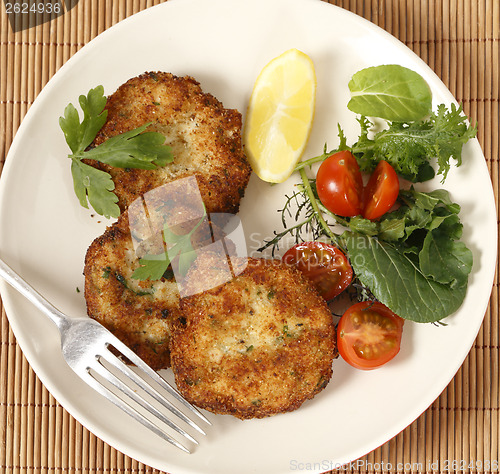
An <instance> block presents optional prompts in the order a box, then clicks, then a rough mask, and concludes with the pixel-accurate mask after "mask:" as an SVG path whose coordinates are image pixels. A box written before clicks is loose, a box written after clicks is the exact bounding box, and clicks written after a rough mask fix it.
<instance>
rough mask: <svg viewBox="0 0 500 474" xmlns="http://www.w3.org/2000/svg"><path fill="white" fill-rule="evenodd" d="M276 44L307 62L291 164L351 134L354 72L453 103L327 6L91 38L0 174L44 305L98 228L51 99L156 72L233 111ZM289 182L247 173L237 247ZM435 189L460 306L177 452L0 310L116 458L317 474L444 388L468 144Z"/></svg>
mask: <svg viewBox="0 0 500 474" xmlns="http://www.w3.org/2000/svg"><path fill="white" fill-rule="evenodd" d="M289 48H297V49H300V50H301V51H303V52H305V53H307V54H308V55H309V56H310V57H311V58H312V60H313V61H314V63H315V67H316V73H317V82H318V88H317V94H318V97H317V110H316V118H315V123H314V126H313V130H312V133H311V137H310V142H309V145H308V147H307V150H306V152H305V157H311V156H315V155H318V154H320V153H321V152H322V150H323V145H324V144H325V142H327V143H328V146H329V148H334V147H335V146H336V144H337V143H338V137H337V123H340V124H342V126H343V128H344V129H345V131H346V134H347V136H348V142H349V143H353V142H354V141H355V140H356V138H357V133H358V127H357V124H356V119H355V116H354V114H352V113H351V112H349V111H348V110H347V107H346V104H347V101H348V88H347V83H348V81H349V79H350V77H351V76H352V74H353V73H355V72H356V71H358V70H359V69H362V68H363V67H367V66H372V65H378V64H385V63H393V64H401V65H403V66H407V67H409V68H411V69H413V70H415V71H417V72H418V73H420V74H421V75H422V76H423V77H424V78H425V79H426V80H427V82H428V83H429V85H430V86H431V88H432V91H433V96H434V106H436V105H437V104H439V103H446V104H450V103H451V102H453V101H454V99H453V97H452V96H451V94H450V92H449V91H448V90H447V89H446V87H445V86H444V85H443V84H442V82H441V81H440V80H439V79H438V77H437V76H436V75H435V74H434V73H433V72H432V71H431V70H430V69H429V68H428V67H427V66H426V65H425V63H424V62H423V61H421V60H420V59H419V58H418V57H417V56H416V55H415V54H413V53H412V52H411V51H410V50H409V49H408V48H406V47H405V46H404V45H403V44H401V43H400V42H399V41H397V40H396V39H394V38H393V37H392V36H390V35H389V34H387V33H386V32H384V31H383V30H381V29H379V28H377V27H376V26H374V25H373V24H371V23H369V22H368V21H365V20H363V19H361V18H359V17H357V16H356V15H354V14H351V13H349V12H347V11H345V10H342V9H340V8H338V7H334V6H332V5H329V4H327V3H323V2H320V1H318V0H274V1H269V0H253V1H252V2H248V1H243V0H242V1H234V0H211V1H206V0H171V1H169V2H167V3H164V4H161V5H159V6H156V7H153V8H150V9H148V10H145V11H144V12H142V13H139V14H137V15H134V16H132V17H130V18H128V19H126V20H125V21H123V22H121V23H119V24H117V25H116V26H114V27H112V28H110V29H109V30H107V31H106V32H104V33H103V34H102V35H100V36H99V37H97V38H96V39H94V40H93V41H91V42H90V43H89V44H88V45H87V46H85V47H84V48H83V49H82V50H81V51H80V52H78V53H77V54H75V55H74V57H72V58H71V59H70V60H69V61H68V62H67V63H66V64H65V65H64V66H63V67H62V68H61V69H60V70H59V71H58V72H57V74H56V75H55V76H54V77H53V78H52V80H51V81H50V82H49V84H48V85H47V86H46V87H45V88H44V90H43V91H42V92H41V93H40V95H39V97H38V98H37V99H36V101H35V103H34V104H33V106H32V107H31V108H30V110H29V112H28V114H27V116H26V118H25V119H24V121H23V123H22V124H21V126H20V128H19V131H18V133H17V135H16V137H15V140H14V143H13V144H12V147H11V149H10V153H9V156H8V159H7V161H6V165H5V168H4V170H3V174H2V177H1V189H0V244H1V247H0V249H1V256H2V258H3V259H5V260H6V261H7V263H9V264H10V265H11V266H12V267H13V268H14V269H15V270H17V271H18V272H19V273H20V274H21V275H22V276H23V277H25V278H26V279H27V280H28V281H29V282H30V283H31V284H32V285H33V286H35V288H37V289H38V290H39V291H40V292H41V293H42V294H43V295H45V296H46V297H47V299H49V300H50V301H52V302H53V303H54V304H55V305H56V306H57V307H58V308H59V309H61V310H62V311H64V312H66V313H68V314H70V315H82V314H85V312H86V310H85V302H84V298H83V293H82V291H81V290H82V289H83V276H82V270H83V262H84V256H85V252H86V249H87V247H88V246H89V244H90V243H91V242H92V240H93V239H94V238H95V237H97V236H98V235H100V234H101V233H102V232H103V231H104V229H105V227H106V225H109V222H107V221H106V220H105V219H101V218H99V217H98V216H94V215H93V213H92V211H89V210H86V209H83V208H81V207H80V206H79V204H78V200H77V198H76V197H75V194H74V192H73V188H72V179H71V174H70V162H69V160H68V159H67V158H66V155H67V154H68V151H69V150H68V148H67V145H66V143H65V141H64V137H63V134H62V132H61V130H60V129H59V125H58V118H59V116H60V115H62V114H63V111H64V108H65V106H66V105H67V104H68V103H69V102H72V103H74V104H76V103H77V101H78V96H79V95H80V94H82V93H85V94H86V93H87V91H88V90H89V89H90V88H92V87H95V86H96V85H98V84H102V85H103V86H104V89H105V92H106V94H111V93H112V92H114V90H115V89H116V88H117V87H118V86H119V85H120V84H122V83H123V82H125V81H126V80H127V79H129V78H131V77H133V76H136V75H138V74H140V73H142V72H144V71H151V70H160V71H167V72H171V73H174V74H176V75H186V74H187V75H191V76H193V77H195V78H196V79H197V80H198V81H199V82H200V83H201V85H202V88H203V89H204V91H206V92H210V93H212V94H213V95H215V96H216V97H217V98H218V99H220V100H221V101H222V102H223V103H224V105H225V106H226V107H230V108H237V109H239V110H240V111H241V112H244V111H245V108H246V104H247V101H248V99H249V95H250V93H251V90H252V87H253V83H254V81H255V78H256V77H257V75H258V73H259V72H260V70H261V69H262V67H263V66H264V65H265V64H267V63H268V62H269V61H270V60H271V59H272V58H274V57H276V56H278V55H279V54H281V53H282V52H283V51H285V50H287V49H289ZM292 186H293V180H290V181H289V182H286V183H284V184H281V185H277V186H272V187H271V186H269V185H268V184H266V183H263V182H260V181H259V180H258V178H257V177H256V176H253V177H252V179H251V182H250V185H249V187H248V189H247V192H246V195H245V198H244V199H243V202H242V206H241V212H240V217H241V219H242V222H243V225H244V228H245V231H246V233H247V239H248V243H249V247H250V249H252V248H256V247H258V244H260V242H261V241H262V240H264V239H266V238H269V237H270V236H271V235H272V231H273V230H276V229H280V225H281V224H280V220H279V214H278V213H277V212H276V211H277V209H279V208H280V206H282V204H283V202H284V195H285V193H287V192H289V191H290V190H291V188H292ZM439 186H440V183H439V182H438V181H434V182H430V183H427V184H426V188H432V187H439ZM445 187H446V188H447V189H448V190H449V191H450V192H451V194H452V197H453V199H454V200H455V201H456V202H458V203H459V204H460V205H461V206H462V212H461V217H462V222H463V223H464V240H465V242H466V244H467V245H468V246H469V248H471V249H472V251H473V254H474V267H473V271H472V275H471V277H470V286H469V290H468V294H467V297H466V299H465V301H464V303H463V305H462V307H461V308H460V309H459V311H458V312H457V313H456V314H454V315H452V316H450V317H449V318H447V320H446V322H447V326H446V327H438V326H434V325H430V324H426V325H419V324H415V323H408V324H406V325H405V330H404V337H403V343H402V350H401V352H400V354H399V356H398V357H397V358H396V359H394V360H393V361H392V362H391V363H389V364H387V365H386V366H384V367H383V368H381V369H379V370H376V371H371V372H363V371H357V370H355V369H352V368H350V367H349V366H347V364H345V363H344V362H343V361H342V360H340V359H338V360H336V361H335V362H334V375H333V378H332V380H331V382H330V384H329V385H328V387H327V388H326V389H325V390H324V391H323V392H321V393H320V394H319V395H318V396H316V397H315V398H314V399H313V400H311V401H309V402H306V403H305V404H304V405H303V406H302V407H301V408H300V409H299V410H297V411H295V412H293V413H289V414H284V415H278V416H274V417H271V418H268V419H263V420H248V421H240V420H238V419H235V418H233V417H230V416H220V415H219V416H216V415H212V414H208V417H209V418H210V419H211V420H212V422H213V426H212V427H211V428H209V429H208V434H207V436H206V437H202V439H201V443H200V445H199V446H198V447H196V448H195V449H194V452H193V454H191V455H188V454H184V453H182V452H180V451H178V450H177V449H175V448H173V447H171V446H170V445H166V444H165V443H164V442H163V441H161V440H160V439H159V438H157V437H156V436H155V435H152V434H150V433H148V432H147V431H146V430H145V429H143V428H142V427H141V426H138V425H137V424H136V423H135V422H134V421H132V420H131V419H129V418H128V417H127V416H126V415H123V414H122V413H121V412H120V411H119V410H118V409H116V408H115V407H114V406H112V405H110V404H109V403H108V402H106V401H104V400H102V399H101V398H100V396H99V395H97V394H95V393H93V391H92V390H91V389H89V388H88V387H87V386H86V385H85V384H84V383H83V382H81V381H80V379H79V378H78V377H77V376H76V375H74V374H73V373H72V371H71V370H70V369H69V368H68V367H67V366H66V364H65V362H64V361H63V359H62V356H61V353H60V350H59V344H60V343H59V336H58V333H57V330H56V329H55V328H54V327H52V325H51V323H50V322H49V321H48V320H47V319H46V318H45V317H44V316H42V315H41V314H40V313H38V312H37V311H36V310H35V309H34V308H33V307H32V306H31V305H30V303H28V302H26V301H25V300H23V298H22V297H20V296H19V295H17V294H15V292H14V291H13V290H11V289H10V288H7V287H6V286H5V285H2V287H1V290H2V295H3V301H4V304H5V308H6V311H7V314H8V316H9V319H10V323H11V326H12V329H13V331H14V333H15V336H16V338H17V340H18V342H19V344H20V346H21V348H22V350H23V352H24V354H25V355H26V357H27V359H28V361H29V363H30V364H31V366H32V367H33V369H34V370H35V372H36V373H37V375H38V376H39V378H40V379H41V381H42V382H43V383H44V385H45V386H46V387H47V389H48V390H49V391H50V392H51V393H52V394H53V395H54V397H55V398H56V399H57V400H58V401H59V402H60V403H61V404H62V405H63V406H64V407H65V408H66V409H67V410H68V411H69V412H70V413H71V414H72V415H73V416H74V417H75V418H76V419H77V420H78V421H79V422H80V423H82V424H83V425H84V426H85V427H87V428H88V429H89V430H90V431H92V432H93V433H94V434H95V435H97V436H98V437H99V438H101V439H102V440H104V441H105V442H107V443H108V444H110V445H111V446H113V447H114V448H116V449H118V450H120V451H121V452H123V453H125V454H126V455H128V456H130V457H132V458H135V459H137V460H139V461H141V462H143V463H145V464H147V465H150V466H152V467H154V468H157V469H160V470H164V471H168V472H171V473H187V472H191V473H194V472H196V473H200V472H204V473H217V474H223V473H226V472H227V473H231V472H234V471H235V470H237V471H238V472H240V473H247V472H248V473H250V472H259V473H267V472H269V473H273V474H277V473H285V472H289V471H290V470H299V469H307V471H308V472H320V471H325V470H329V469H332V468H334V467H338V466H339V465H341V464H343V463H346V462H349V461H352V460H355V459H357V458H358V457H360V456H362V455H363V454H365V453H367V452H369V451H371V450H373V449H374V448H376V447H378V446H380V445H381V444H383V443H384V442H386V441H387V440H389V439H391V438H392V437H393V436H395V435H396V434H397V433H399V432H400V431H401V430H402V429H404V428H405V427H406V426H407V425H408V424H410V423H411V422H412V421H413V420H414V419H415V418H417V417H418V416H419V415H420V414H421V413H422V412H423V411H424V410H425V409H426V408H427V407H428V406H429V405H430V404H431V403H432V402H433V401H434V400H435V399H436V398H437V397H438V396H439V394H440V392H441V391H442V390H443V389H444V388H445V387H446V385H447V384H448V383H449V381H450V380H451V379H452V377H453V375H454V374H455V373H456V371H457V370H458V369H459V367H460V365H461V364H462V362H463V360H464V358H465V357H466V355H467V353H468V352H469V350H470V347H471V345H472V343H473V341H474V339H475V336H476V334H477V332H478V330H479V327H480V325H481V322H482V319H483V316H484V313H485V311H486V307H487V303H488V299H489V296H490V291H491V285H492V281H493V273H494V265H495V259H496V212H495V206H494V197H493V192H492V187H491V183H490V178H489V175H488V171H487V168H486V165H485V160H484V157H483V155H482V152H481V149H480V147H479V145H478V143H477V141H476V140H472V141H470V142H469V143H468V144H467V145H466V146H465V147H464V150H463V165H462V166H461V167H460V168H455V167H454V168H453V169H452V170H451V171H450V173H449V177H448V179H447V181H446V184H445ZM252 246H253V247H252ZM166 372H167V376H170V374H169V371H166ZM339 433H340V434H339Z"/></svg>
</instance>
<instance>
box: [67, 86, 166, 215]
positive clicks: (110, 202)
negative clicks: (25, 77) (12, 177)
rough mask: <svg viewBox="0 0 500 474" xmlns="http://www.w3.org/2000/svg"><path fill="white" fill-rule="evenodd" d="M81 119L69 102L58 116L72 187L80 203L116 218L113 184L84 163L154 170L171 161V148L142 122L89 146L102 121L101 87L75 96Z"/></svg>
mask: <svg viewBox="0 0 500 474" xmlns="http://www.w3.org/2000/svg"><path fill="white" fill-rule="evenodd" d="M79 105H80V108H81V109H82V112H83V119H82V120H81V121H80V116H79V113H78V111H77V109H76V108H75V106H74V105H73V104H71V103H70V104H68V105H67V106H66V108H65V110H64V116H62V117H60V118H59V126H60V127H61V129H62V131H63V133H64V137H65V139H66V143H67V144H68V146H69V148H70V150H71V154H69V155H68V157H69V158H70V159H71V174H72V177H73V187H74V190H75V194H76V196H77V197H78V200H79V201H80V204H81V205H82V206H83V207H85V208H87V209H88V207H89V203H90V205H91V206H92V207H93V208H94V210H95V211H96V212H97V213H98V214H100V215H103V216H105V217H108V218H109V217H118V216H119V215H120V209H119V207H118V205H117V204H116V203H117V202H118V198H117V196H116V195H115V194H114V193H113V190H114V188H115V185H114V183H113V180H112V178H111V175H110V174H109V173H106V172H105V171H102V170H99V169H96V168H94V167H93V166H90V165H88V164H86V163H84V162H83V161H82V160H85V159H89V160H96V161H99V162H101V163H105V164H108V165H111V166H115V167H119V168H140V169H155V168H156V167H161V166H165V165H166V164H167V163H170V162H171V161H172V160H173V155H172V150H171V148H170V147H169V146H168V145H165V144H164V143H165V137H164V136H163V135H162V134H161V133H158V132H146V129H147V128H148V127H149V125H151V124H150V123H146V124H144V125H142V126H141V127H138V128H136V129H134V130H130V131H128V132H125V133H122V134H120V135H116V136H114V137H112V138H109V139H108V140H106V141H105V142H104V143H102V144H101V145H98V146H96V147H93V148H90V149H89V146H90V145H91V144H92V142H93V141H94V139H95V138H96V136H97V134H98V133H99V131H100V130H101V128H102V127H103V126H104V124H105V123H106V119H107V115H108V112H107V110H105V106H106V97H105V96H104V88H103V86H97V87H95V88H94V89H91V90H90V91H89V92H88V94H87V95H86V96H85V95H81V96H80V97H79Z"/></svg>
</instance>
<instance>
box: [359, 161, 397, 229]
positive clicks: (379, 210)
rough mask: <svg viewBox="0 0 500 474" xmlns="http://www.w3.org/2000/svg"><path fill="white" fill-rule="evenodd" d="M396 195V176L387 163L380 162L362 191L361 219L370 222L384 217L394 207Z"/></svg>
mask: <svg viewBox="0 0 500 474" xmlns="http://www.w3.org/2000/svg"><path fill="white" fill-rule="evenodd" d="M398 194H399V180H398V175H397V174H396V172H395V171H394V168H393V167H392V166H391V165H390V164H389V163H387V161H384V160H382V161H380V162H379V163H378V165H377V167H376V168H375V169H374V170H373V173H372V175H371V176H370V180H369V181H368V183H367V184H366V187H365V189H364V194H363V217H365V218H366V219H370V220H371V219H377V218H378V217H380V216H382V215H384V214H385V213H386V212H387V211H388V210H389V209H390V208H391V207H392V206H394V203H395V202H396V199H397V198H398Z"/></svg>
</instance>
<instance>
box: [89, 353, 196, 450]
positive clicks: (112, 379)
mask: <svg viewBox="0 0 500 474" xmlns="http://www.w3.org/2000/svg"><path fill="white" fill-rule="evenodd" d="M90 369H91V370H92V371H95V372H96V373H98V374H99V375H100V376H101V377H102V378H104V379H105V380H107V381H108V382H109V383H110V384H112V385H113V386H114V387H115V388H117V389H118V390H120V391H121V392H122V393H124V394H125V395H127V396H128V397H129V398H130V399H132V400H133V401H134V402H136V403H137V404H138V405H140V406H141V407H142V408H144V409H145V410H147V411H148V412H149V413H151V414H152V415H153V416H155V417H156V418H158V419H159V420H160V421H162V422H163V423H165V424H166V425H167V426H169V427H170V428H172V429H173V430H175V431H177V433H179V434H181V435H182V436H184V437H185V438H187V439H189V441H192V442H193V443H196V444H198V441H196V440H195V439H194V438H193V437H192V436H191V435H190V434H189V433H186V432H185V431H184V430H183V429H182V428H181V427H179V426H178V425H176V424H175V423H174V422H173V421H172V420H170V419H168V418H167V417H166V416H165V415H164V414H163V413H162V412H161V411H159V410H158V409H157V408H155V407H154V406H153V405H151V404H150V403H149V402H148V401H147V400H145V399H144V398H143V397H141V396H140V395H138V393H137V392H135V391H134V390H132V388H130V386H128V385H127V384H125V383H123V382H122V381H121V380H120V379H119V378H118V377H116V376H115V375H114V374H113V373H111V372H110V371H109V370H108V369H107V368H106V367H105V366H103V365H102V362H101V361H100V360H98V364H95V366H92V367H90ZM91 375H92V374H91ZM141 388H142V387H141Z"/></svg>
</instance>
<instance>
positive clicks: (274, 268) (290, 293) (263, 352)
mask: <svg viewBox="0 0 500 474" xmlns="http://www.w3.org/2000/svg"><path fill="white" fill-rule="evenodd" d="M234 263H235V262H233V268H237V267H238V265H234ZM239 264H240V265H241V264H242V263H241V261H239ZM244 264H246V267H245V268H244V270H243V271H242V273H240V274H239V275H238V276H237V277H236V278H234V279H233V280H232V281H230V282H227V283H224V284H222V285H220V286H218V287H215V288H213V289H211V290H208V291H205V292H202V293H198V294H194V295H192V296H190V297H187V298H183V299H182V300H181V304H180V308H181V314H179V313H176V315H175V317H174V318H173V319H172V320H171V322H172V325H173V327H172V336H171V340H170V350H171V364H172V370H173V372H174V374H175V380H176V384H177V387H178V389H179V390H180V392H181V393H182V394H183V395H184V397H185V398H186V399H188V400H189V401H190V402H192V403H193V404H195V405H197V406H199V407H201V408H205V409H207V410H209V411H212V412H214V413H221V414H231V415H234V416H236V417H238V418H241V419H246V418H262V417H266V416H270V415H274V414H277V413H283V412H288V411H292V410H295V409H297V408H299V407H300V406H301V405H302V403H303V402H304V401H306V400H308V399H311V398H312V397H314V396H315V395H316V394H317V393H318V392H320V391H321V390H322V389H324V388H325V386H326V385H327V384H328V382H329V380H330V377H331V375H332V361H333V359H334V358H335V357H336V356H337V350H336V339H335V329H334V323H333V319H332V315H331V313H330V311H329V310H328V307H327V305H326V303H325V301H324V300H323V299H322V298H321V297H320V296H319V295H318V294H317V292H316V290H314V288H312V286H311V285H310V283H309V282H308V281H307V280H306V279H305V278H304V277H303V275H302V274H301V273H300V272H298V271H297V270H296V269H294V268H291V267H289V266H286V265H284V264H283V263H282V262H279V261H276V260H264V259H253V258H250V259H248V260H246V261H245V262H244ZM202 265H203V266H204V268H201V269H200V268H198V271H201V272H205V271H206V275H207V278H210V277H213V274H214V268H216V267H217V265H218V262H217V261H214V262H210V259H208V260H206V261H205V262H204V263H203V262H202ZM240 270H241V269H240ZM236 273H238V271H237V272H236Z"/></svg>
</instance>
